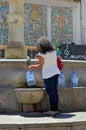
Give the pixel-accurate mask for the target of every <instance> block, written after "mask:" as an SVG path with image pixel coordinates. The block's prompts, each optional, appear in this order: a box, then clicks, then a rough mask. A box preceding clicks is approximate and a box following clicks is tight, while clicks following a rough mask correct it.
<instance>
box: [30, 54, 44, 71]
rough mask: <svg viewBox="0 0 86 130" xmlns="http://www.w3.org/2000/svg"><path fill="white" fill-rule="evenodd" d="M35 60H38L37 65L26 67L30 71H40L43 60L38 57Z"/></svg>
mask: <svg viewBox="0 0 86 130" xmlns="http://www.w3.org/2000/svg"><path fill="white" fill-rule="evenodd" d="M37 59H39V64H37V65H30V66H28V68H29V69H30V70H32V69H42V67H43V64H44V58H43V57H42V56H38V57H37Z"/></svg>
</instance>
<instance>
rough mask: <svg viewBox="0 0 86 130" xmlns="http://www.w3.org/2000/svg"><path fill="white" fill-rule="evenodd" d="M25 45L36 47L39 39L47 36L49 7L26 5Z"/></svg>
mask: <svg viewBox="0 0 86 130" xmlns="http://www.w3.org/2000/svg"><path fill="white" fill-rule="evenodd" d="M24 14H25V28H24V40H25V45H35V44H36V42H37V39H38V38H39V37H40V36H42V35H44V36H46V35H47V25H46V24H47V6H46V5H39V4H27V3H25V4H24Z"/></svg>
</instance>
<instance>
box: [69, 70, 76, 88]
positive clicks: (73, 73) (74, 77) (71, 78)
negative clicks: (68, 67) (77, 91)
mask: <svg viewBox="0 0 86 130" xmlns="http://www.w3.org/2000/svg"><path fill="white" fill-rule="evenodd" d="M70 86H71V87H78V75H77V73H76V72H75V71H73V72H72V74H71V77H70Z"/></svg>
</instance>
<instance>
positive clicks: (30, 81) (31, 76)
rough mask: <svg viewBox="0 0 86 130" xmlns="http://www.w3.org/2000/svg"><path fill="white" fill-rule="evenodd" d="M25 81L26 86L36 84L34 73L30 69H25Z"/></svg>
mask: <svg viewBox="0 0 86 130" xmlns="http://www.w3.org/2000/svg"><path fill="white" fill-rule="evenodd" d="M26 81H27V84H28V86H34V85H36V80H35V76H34V73H33V72H32V71H27V73H26Z"/></svg>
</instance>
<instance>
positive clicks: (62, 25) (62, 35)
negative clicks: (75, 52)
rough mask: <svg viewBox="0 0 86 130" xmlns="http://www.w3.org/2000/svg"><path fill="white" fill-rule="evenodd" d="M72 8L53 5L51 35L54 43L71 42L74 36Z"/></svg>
mask: <svg viewBox="0 0 86 130" xmlns="http://www.w3.org/2000/svg"><path fill="white" fill-rule="evenodd" d="M72 18H73V17H72V8H71V7H59V6H52V10H51V33H52V34H51V37H52V43H54V44H62V43H71V42H72V37H73V21H72Z"/></svg>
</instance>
